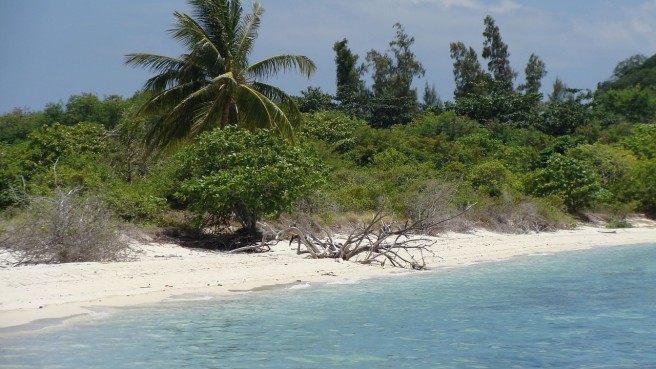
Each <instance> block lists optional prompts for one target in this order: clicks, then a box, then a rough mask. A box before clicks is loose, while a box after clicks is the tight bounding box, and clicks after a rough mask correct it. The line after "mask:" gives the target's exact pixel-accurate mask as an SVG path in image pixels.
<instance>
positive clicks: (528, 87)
mask: <svg viewBox="0 0 656 369" xmlns="http://www.w3.org/2000/svg"><path fill="white" fill-rule="evenodd" d="M524 74H525V75H526V83H525V84H523V85H520V86H519V88H518V89H519V90H520V91H524V92H525V93H526V94H537V93H538V92H539V91H540V87H541V86H542V78H544V76H546V75H547V68H546V66H545V64H544V62H543V61H542V60H540V57H539V56H537V55H535V54H531V56H530V57H529V58H528V64H526V69H524Z"/></svg>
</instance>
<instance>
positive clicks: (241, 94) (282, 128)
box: [236, 84, 294, 142]
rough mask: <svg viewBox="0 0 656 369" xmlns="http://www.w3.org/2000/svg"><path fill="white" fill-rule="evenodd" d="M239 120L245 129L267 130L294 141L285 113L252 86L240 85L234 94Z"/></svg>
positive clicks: (291, 128) (292, 129)
mask: <svg viewBox="0 0 656 369" xmlns="http://www.w3.org/2000/svg"><path fill="white" fill-rule="evenodd" d="M236 101H237V105H238V106H239V107H240V112H239V120H240V122H241V124H242V126H244V127H245V128H247V129H251V130H253V129H257V128H269V129H272V130H274V131H276V132H277V133H278V134H279V135H281V136H282V137H285V138H287V139H288V140H289V141H291V142H293V141H294V127H292V125H291V123H290V121H289V118H288V117H287V115H286V114H285V112H284V111H283V110H282V109H281V108H280V107H279V106H278V105H277V104H276V103H275V102H273V101H272V100H271V99H269V98H268V97H267V96H265V95H264V94H262V93H261V92H259V91H258V90H256V89H255V88H254V87H252V86H248V85H243V84H242V85H240V86H239V88H238V90H237V94H236Z"/></svg>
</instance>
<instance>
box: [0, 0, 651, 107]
mask: <svg viewBox="0 0 656 369" xmlns="http://www.w3.org/2000/svg"><path fill="white" fill-rule="evenodd" d="M260 3H261V4H262V5H263V7H264V8H265V10H266V12H265V14H264V16H263V18H262V24H261V28H260V33H259V38H258V40H257V42H256V44H255V49H254V51H253V55H252V56H251V62H255V61H257V60H259V59H262V58H265V57H268V56H273V55H277V54H301V55H306V56H308V57H310V58H311V59H313V60H314V62H315V63H316V64H317V68H318V69H317V72H316V73H315V74H314V75H313V76H312V77H311V78H310V79H309V80H307V79H305V78H302V77H299V76H298V75H295V74H293V73H288V74H284V75H282V76H280V77H278V78H276V79H273V80H269V81H268V82H269V83H272V84H275V85H277V86H279V87H281V88H283V89H284V90H285V91H287V93H289V94H293V95H298V94H300V91H301V90H304V89H305V88H306V87H308V86H313V87H321V89H322V90H324V91H326V92H329V93H334V91H335V63H334V51H333V50H332V47H333V44H334V43H335V42H336V41H339V40H342V39H344V38H346V39H347V40H348V42H349V47H350V48H351V50H352V51H353V52H354V53H355V54H358V55H359V56H360V61H364V57H365V54H366V53H367V51H369V50H372V49H375V50H378V51H385V50H387V49H388V48H389V42H390V41H391V40H392V39H393V38H394V36H395V31H394V28H393V25H394V24H395V23H397V22H399V23H401V24H402V25H403V27H404V28H405V31H406V33H407V34H408V35H410V36H412V37H414V38H415V44H414V45H413V51H414V53H415V54H416V56H417V59H418V60H419V61H420V62H421V63H422V64H423V66H424V68H425V69H426V75H425V76H424V77H423V78H421V79H419V80H417V81H415V85H416V87H417V88H418V90H419V91H420V96H421V92H422V91H423V88H424V85H425V84H426V83H428V84H429V85H434V86H435V88H436V89H437V92H438V93H439V95H440V97H441V98H442V100H445V101H446V100H452V99H453V89H454V82H453V73H452V60H451V58H450V56H449V43H450V42H456V41H462V42H464V43H465V44H466V45H468V46H471V47H473V48H474V49H475V50H476V51H477V52H478V53H479V56H480V54H481V52H482V48H483V36H482V32H483V28H484V26H483V19H484V18H485V16H486V15H490V16H492V17H493V18H494V19H495V21H496V24H497V26H498V27H499V29H500V31H501V36H502V38H503V41H504V42H505V43H506V44H507V45H508V50H509V52H510V62H511V65H512V67H513V68H514V69H515V70H516V71H518V72H519V76H518V78H517V81H516V84H519V83H522V82H523V78H524V76H523V70H524V68H525V66H526V62H527V61H528V58H529V56H530V55H531V53H534V54H536V55H538V56H539V57H540V58H541V59H542V60H543V61H544V62H545V64H546V67H547V71H548V74H547V76H546V77H545V79H544V80H543V92H544V93H548V92H549V91H550V88H551V85H552V83H553V81H554V80H555V78H557V77H558V78H560V79H561V80H562V81H564V82H565V83H566V84H567V85H568V86H570V87H573V88H581V89H586V88H588V89H592V90H594V89H595V87H596V85H597V83H598V82H601V81H603V80H606V79H607V78H608V77H610V75H611V73H612V70H613V68H614V67H615V65H617V63H618V62H620V61H622V60H624V59H626V58H627V57H629V56H631V55H635V54H644V55H646V56H651V55H653V54H654V53H656V0H260ZM242 4H243V5H244V8H245V10H246V11H249V10H250V9H251V4H252V1H251V0H242ZM176 10H177V11H181V12H190V8H189V6H188V5H187V3H186V1H185V0H111V1H107V0H0V113H6V112H10V111H12V110H13V109H14V108H21V109H26V110H30V111H38V110H41V109H43V108H44V107H45V106H46V104H48V103H59V102H62V103H66V101H67V99H68V98H69V97H70V96H71V95H78V94H81V93H93V94H96V95H98V96H99V97H100V98H103V97H105V96H109V95H114V94H116V95H121V96H123V97H126V98H127V97H130V96H132V95H133V94H134V93H135V92H136V91H138V90H139V89H140V88H141V86H142V85H143V83H144V82H145V80H146V79H147V78H149V77H150V76H151V73H150V72H148V71H146V70H140V69H134V68H132V67H129V66H126V65H124V63H123V61H124V56H125V55H126V54H129V53H135V52H145V53H153V54H161V55H167V56H178V55H180V54H181V53H183V52H184V50H183V49H181V47H180V45H179V44H178V43H176V42H175V41H174V40H172V39H171V38H170V35H169V33H168V32H167V30H169V29H170V28H171V26H172V20H173V17H172V13H173V12H174V11H176ZM482 62H483V61H482Z"/></svg>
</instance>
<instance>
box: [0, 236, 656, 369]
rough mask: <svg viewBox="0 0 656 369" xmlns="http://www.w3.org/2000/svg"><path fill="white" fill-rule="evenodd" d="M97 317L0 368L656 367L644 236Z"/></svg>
mask: <svg viewBox="0 0 656 369" xmlns="http://www.w3.org/2000/svg"><path fill="white" fill-rule="evenodd" d="M299 287H304V288H299ZM181 300H184V299H181ZM109 314H110V315H109V316H107V317H105V318H102V319H94V320H91V321H87V322H83V323H79V324H75V325H73V326H68V327H65V328H62V329H56V328H55V329H50V330H46V331H43V332H41V333H38V334H27V335H26V334H21V335H16V336H13V337H2V338H0V368H152V369H159V368H235V369H236V368H287V369H289V368H341V369H344V368H590V369H591V368H656V244H652V245H637V246H626V247H617V248H605V249H596V250H585V251H577V252H570V253H560V254H554V255H541V256H531V257H523V258H517V259H513V260H509V261H503V262H494V263H485V264H479V265H474V266H469V267H464V268H455V269H450V270H441V271H437V272H427V273H418V274H416V275H411V276H401V277H390V278H379V279H371V280H365V281H353V283H352V284H325V285H299V286H295V288H291V289H289V288H288V289H284V290H276V291H268V292H257V293H249V294H242V295H237V296H234V297H232V298H230V299H227V300H225V299H209V298H199V299H197V301H175V300H173V301H169V302H166V303H162V304H158V305H154V306H149V307H139V308H127V309H121V310H119V311H112V312H111V313H109Z"/></svg>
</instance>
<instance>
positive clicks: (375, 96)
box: [0, 0, 656, 232]
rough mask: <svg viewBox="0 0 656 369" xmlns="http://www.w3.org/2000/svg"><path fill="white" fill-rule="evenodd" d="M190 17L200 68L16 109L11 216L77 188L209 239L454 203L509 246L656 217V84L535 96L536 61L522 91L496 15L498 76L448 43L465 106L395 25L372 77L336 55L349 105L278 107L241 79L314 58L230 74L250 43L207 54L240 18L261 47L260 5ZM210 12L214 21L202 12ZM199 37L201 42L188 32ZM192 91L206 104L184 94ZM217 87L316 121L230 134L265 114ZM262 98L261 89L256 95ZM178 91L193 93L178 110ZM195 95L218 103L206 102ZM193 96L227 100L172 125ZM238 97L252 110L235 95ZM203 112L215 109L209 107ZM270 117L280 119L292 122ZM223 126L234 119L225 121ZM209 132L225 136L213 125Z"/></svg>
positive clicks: (191, 56) (5, 159)
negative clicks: (594, 219)
mask: <svg viewBox="0 0 656 369" xmlns="http://www.w3.org/2000/svg"><path fill="white" fill-rule="evenodd" d="M191 3H192V5H194V6H198V7H199V8H198V9H199V13H198V14H196V15H201V18H200V20H201V21H202V22H201V23H202V24H204V25H205V26H206V27H201V26H198V27H200V28H194V27H196V25H194V23H193V22H191V20H192V18H191V17H189V16H186V15H184V14H179V13H176V19H177V22H178V24H177V26H176V27H177V28H176V29H175V32H177V33H175V34H176V35H177V36H176V38H178V39H180V40H181V41H183V43H184V44H185V45H187V46H189V47H190V49H189V50H188V51H189V53H188V54H185V55H183V56H182V57H181V59H179V60H178V59H168V58H164V59H159V58H155V57H153V56H148V55H143V54H137V55H133V56H131V58H132V59H130V60H131V61H132V62H133V63H135V64H144V65H146V66H149V67H153V68H154V69H155V70H157V71H158V72H160V73H161V74H159V75H157V76H155V77H153V79H151V80H149V82H147V87H148V88H146V91H143V92H139V93H137V94H136V95H135V96H133V97H131V98H129V99H123V98H121V97H117V96H110V97H105V98H103V99H100V98H98V97H96V96H94V95H91V94H82V95H76V96H71V97H70V98H69V99H68V101H67V103H66V104H63V103H60V104H50V105H48V106H47V107H46V108H45V109H44V110H43V111H36V112H27V111H21V110H15V111H13V112H10V113H7V114H4V115H2V116H0V208H1V209H7V208H10V207H11V206H14V205H17V204H18V203H19V202H20V201H22V200H24V199H25V198H27V197H26V196H25V195H26V194H32V195H46V196H47V195H50V194H53V193H57V191H59V190H60V189H61V188H81V190H80V195H85V196H89V197H91V196H93V197H96V198H99V199H101V200H102V201H103V203H104V204H106V205H107V206H108V207H109V208H110V209H111V211H112V212H113V213H114V214H116V215H118V216H119V217H120V218H121V219H123V220H125V221H132V222H154V223H158V224H169V225H170V224H173V225H180V224H183V225H193V226H195V227H198V228H202V227H205V226H208V225H212V226H217V225H222V226H223V225H226V224H237V223H238V224H239V225H241V226H242V227H244V228H246V229H247V230H248V231H250V232H252V231H253V228H254V227H255V226H256V222H257V220H258V219H261V218H263V217H264V218H268V219H275V218H276V217H278V216H279V215H281V214H283V213H286V212H290V213H293V214H292V215H295V214H297V213H302V215H305V216H311V217H314V218H315V219H318V220H319V221H323V222H327V223H333V222H336V223H339V222H340V221H344V220H345V219H346V220H348V219H351V215H352V214H356V215H362V214H367V213H368V212H371V211H375V210H377V209H379V208H380V207H382V206H384V207H386V208H388V209H390V210H392V211H394V213H395V214H398V216H399V217H400V218H404V217H405V218H412V217H413V216H415V214H417V209H420V208H421V207H422V206H423V207H425V206H428V205H427V204H429V205H430V206H434V205H435V201H436V200H435V199H436V198H438V199H442V202H441V203H439V204H438V205H437V206H439V207H440V208H442V209H444V211H445V212H449V211H453V210H457V209H463V208H464V207H466V206H467V205H469V204H472V203H476V204H478V205H477V206H476V207H475V208H473V209H472V210H471V211H470V212H469V213H468V214H467V216H466V222H469V223H468V224H469V225H472V226H488V227H494V228H496V229H501V230H507V231H532V230H533V231H536V230H537V231H539V230H544V229H550V228H554V227H559V226H564V225H566V224H569V223H570V222H569V220H570V219H571V218H570V217H571V216H577V215H581V214H583V213H585V212H590V211H593V212H601V213H606V214H609V215H612V216H615V217H616V219H617V218H621V217H622V216H623V215H624V214H626V213H627V212H645V213H647V214H650V215H656V125H655V124H656V122H655V114H656V92H655V90H654V84H647V83H645V84H642V83H640V84H638V83H628V84H626V85H624V84H618V83H604V84H602V85H600V88H599V89H598V90H597V91H594V92H593V91H581V90H578V89H572V88H568V87H567V85H566V84H565V83H564V82H563V81H561V80H559V79H557V80H556V82H555V83H554V86H553V92H552V93H551V94H549V95H548V98H544V97H543V95H542V94H541V93H540V92H539V90H540V87H541V79H542V78H543V77H544V75H545V74H546V73H547V70H546V66H545V64H544V63H543V62H542V61H541V60H540V59H539V57H537V56H535V55H531V57H530V59H529V62H528V64H527V66H526V69H525V74H526V82H525V83H523V84H520V85H519V86H518V87H517V88H515V86H514V78H515V77H514V76H515V72H514V70H513V69H512V67H511V65H510V60H509V56H510V53H509V52H508V45H506V44H505V43H503V41H502V40H501V36H500V30H499V28H498V27H497V26H496V24H495V23H494V20H493V19H491V18H489V17H488V18H486V19H485V21H484V24H485V31H484V34H483V36H484V50H483V54H482V56H483V58H484V60H485V61H486V64H485V65H486V67H487V68H486V69H484V68H483V66H482V64H481V62H480V61H479V60H478V55H477V53H476V51H475V50H474V49H472V48H470V47H467V46H465V45H464V44H463V43H462V42H454V43H451V45H450V46H451V49H450V51H451V56H452V58H453V62H454V63H453V66H454V69H453V73H454V79H455V82H456V91H455V92H454V101H453V102H450V101H448V102H446V103H442V102H441V99H440V98H439V96H437V94H436V93H435V88H434V87H431V86H430V85H429V84H428V83H426V88H425V90H424V104H423V105H422V104H420V103H419V102H418V99H417V92H416V88H415V87H414V84H413V80H414V79H416V78H418V77H420V76H423V67H422V65H421V63H420V62H419V61H418V60H417V58H416V56H415V54H414V53H413V52H412V50H411V46H412V45H413V42H414V39H413V38H412V37H411V36H409V35H407V34H406V33H405V31H404V29H403V27H401V26H400V25H398V24H397V25H396V26H395V27H396V38H395V39H394V40H393V41H392V42H391V43H390V44H389V46H390V48H389V50H387V51H386V52H378V51H375V50H372V51H371V52H370V53H368V54H367V57H366V60H365V61H366V62H367V63H365V64H363V65H358V56H357V55H354V54H353V53H352V52H351V51H350V49H349V48H348V42H347V40H346V39H343V40H342V41H339V42H337V43H335V44H334V45H333V46H334V51H335V53H336V56H335V63H336V82H337V89H336V91H337V94H336V96H331V95H330V94H328V93H325V92H324V91H322V90H321V89H319V88H313V87H308V88H307V89H306V90H305V91H303V92H302V93H301V96H298V97H294V98H291V97H290V98H286V97H285V98H283V97H282V95H279V91H278V90H276V89H273V88H272V87H271V88H269V87H264V86H265V85H263V84H258V83H255V84H254V85H252V84H249V83H251V82H252V81H253V80H252V79H250V78H249V77H246V75H249V76H250V74H249V73H250V72H253V73H254V74H253V76H256V77H257V76H262V75H268V74H272V73H274V72H276V71H278V70H279V69H287V68H292V67H300V69H301V70H302V71H305V72H309V71H310V70H311V69H312V68H311V64H309V61H308V60H306V59H304V58H301V59H298V58H297V57H291V56H287V57H284V58H283V59H284V60H286V62H284V61H283V59H277V58H276V57H274V59H273V61H270V62H265V63H264V64H260V63H256V64H254V65H249V64H247V63H246V56H247V55H246V54H248V53H247V52H246V51H248V50H250V46H252V45H251V44H250V43H248V45H246V46H247V47H246V46H245V47H246V49H244V50H241V49H239V50H241V51H243V52H246V54H243V55H242V54H239V55H241V56H239V57H237V55H238V54H237V53H232V54H230V55H232V57H236V58H237V59H234V60H233V61H237V63H236V64H234V63H233V64H231V68H233V69H230V68H227V67H226V66H225V65H223V64H221V63H223V62H225V61H226V60H227V59H226V58H225V57H224V55H227V54H222V53H221V52H220V50H221V49H225V50H232V48H234V47H237V48H238V46H237V44H235V43H234V42H235V40H237V39H238V38H239V37H238V35H237V33H235V34H231V37H232V36H234V37H237V38H235V39H230V40H227V41H226V40H224V39H221V40H222V41H221V42H218V43H214V45H215V46H216V47H217V48H218V49H219V51H217V52H215V53H212V52H211V50H209V49H205V46H208V45H209V43H204V42H201V41H203V40H205V37H206V36H207V37H210V36H208V35H212V33H211V32H210V31H212V30H213V31H212V32H218V33H216V34H214V35H213V36H211V37H210V39H211V41H212V42H215V41H216V40H217V39H220V38H221V37H219V36H221V35H222V32H224V31H225V30H226V29H227V28H222V27H219V26H220V25H221V24H224V23H226V22H231V23H230V24H233V25H234V24H235V22H238V21H239V20H242V23H243V22H246V21H245V19H250V20H251V21H253V22H254V23H252V24H250V23H248V22H246V23H243V24H242V23H240V24H242V25H243V26H244V27H243V28H240V30H241V31H240V32H245V33H242V34H241V35H242V36H244V35H247V34H248V35H250V36H249V37H252V39H250V38H249V39H248V40H249V41H253V40H254V36H255V34H254V33H253V32H254V30H256V29H257V25H258V24H259V23H258V22H259V15H260V14H261V8H259V7H257V6H256V7H255V8H254V11H253V14H252V15H251V17H250V18H248V17H246V18H244V17H241V8H240V7H239V6H238V5H239V2H230V1H219V0H211V1H209V0H193V1H192V2H191ZM208 4H214V5H217V6H218V8H216V9H209V8H204V6H206V5H208ZM219 5H220V6H219ZM217 9H218V10H217ZM215 11H218V12H219V13H218V14H215V13H214V12H215ZM203 14H204V15H203ZM217 19H218V20H219V21H218V22H215V20H217ZM212 22H214V23H212ZM249 24H250V26H249ZM210 26H211V27H210ZM217 27H218V28H217ZM248 27H252V28H250V30H251V31H248V29H249V28H248ZM194 29H195V30H196V31H199V32H201V31H202V32H201V33H198V34H191V33H189V32H191V31H192V30H194ZM205 31H207V32H205ZM249 32H250V33H249ZM198 37H200V38H198ZM206 41H207V40H206ZM208 42H209V41H208ZM203 45H205V46H203ZM208 47H209V46H208ZM198 48H200V49H198ZM235 50H236V49H235ZM239 50H237V51H239ZM233 51H234V50H233ZM210 56H212V57H217V56H219V59H216V58H214V59H213V60H215V61H216V60H220V62H218V64H217V65H211V67H212V68H209V67H208V68H205V69H204V70H203V71H202V73H200V71H198V72H199V73H200V74H196V73H192V72H191V71H190V69H185V68H184V66H188V65H187V64H186V63H188V62H190V61H192V60H196V59H195V58H201V59H202V61H203V62H209V59H211V58H209V57H210ZM652 60H654V57H652V58H643V57H632V58H629V59H627V60H625V61H623V62H621V63H620V64H618V67H617V68H616V70H615V71H614V72H613V73H614V81H615V82H619V81H625V80H628V79H629V77H631V76H633V75H636V73H647V72H645V71H649V70H651V69H650V68H652V64H653V62H652ZM276 63H283V65H278V64H276ZM276 66H277V67H276ZM278 67H279V68H278ZM213 68H214V69H213ZM234 68H237V69H234ZM191 69H193V70H195V69H194V68H191ZM242 72H243V73H242ZM169 73H172V74H169ZM187 73H189V74H187ZM239 73H242V74H240V75H239V76H237V74H239ZM173 75H174V76H173ZM242 77H243V78H245V79H244V80H241V79H240V78H242ZM365 77H369V78H370V82H371V83H370V85H371V86H367V83H366V82H367V80H366V79H365ZM631 78H632V77H631ZM210 79H211V81H210ZM184 81H187V82H189V83H190V84H191V85H193V86H194V91H196V92H193V91H187V90H185V88H186V87H183V86H187V85H186V84H184V83H182V82H184ZM215 81H223V82H221V83H220V85H221V86H228V85H229V86H233V87H235V89H233V90H231V91H232V92H230V93H233V92H234V93H237V91H240V89H249V88H251V87H253V89H251V90H248V91H249V92H248V93H249V94H250V93H251V92H252V93H253V95H252V96H260V95H262V96H265V97H267V98H268V99H270V100H269V101H272V102H276V103H279V102H280V103H282V107H291V105H289V106H286V104H288V103H289V104H291V103H292V100H294V103H296V104H298V108H299V110H298V111H296V110H294V112H295V114H296V113H297V114H296V115H294V114H292V116H293V120H295V122H296V123H293V124H292V122H291V121H290V122H288V123H290V127H292V126H293V129H294V130H297V129H298V128H299V127H300V126H299V125H298V124H297V123H298V122H300V119H301V118H302V120H303V121H304V125H303V130H300V131H298V132H297V133H298V134H296V135H295V143H294V144H292V143H291V142H290V141H288V140H285V139H283V138H281V137H280V136H278V135H275V134H272V133H274V131H278V133H280V132H281V131H284V130H285V129H283V128H281V127H280V126H275V125H273V126H272V125H271V124H269V123H270V122H266V121H259V120H258V121H257V122H251V123H252V124H251V123H248V124H246V123H244V124H241V126H243V127H238V126H239V125H238V124H232V123H237V121H238V120H239V119H242V118H244V119H246V118H248V119H250V118H253V119H256V117H261V115H258V114H259V113H257V112H256V110H257V109H259V108H258V107H257V106H255V105H253V104H251V103H246V104H244V105H240V107H239V112H240V113H239V114H242V116H241V117H239V118H235V116H231V115H230V114H233V113H236V112H237V110H235V109H234V107H235V105H232V103H233V102H234V103H237V102H238V101H237V100H238V99H236V100H234V101H232V100H231V104H228V105H225V104H223V103H225V102H226V101H224V100H221V99H223V98H227V96H228V95H223V94H224V92H223V91H224V90H222V88H221V87H219V85H215V83H214V82H215ZM645 81H647V82H648V81H649V80H648V79H646V80H645ZM174 82H175V83H174ZM224 82H226V83H227V82H230V83H232V82H235V84H234V85H231V84H230V83H228V84H227V85H226V84H223V83H224ZM242 82H243V84H242ZM246 82H248V83H246ZM217 83H218V82H217ZM623 83H624V82H623ZM255 87H257V88H264V90H261V91H260V92H256V91H255V90H256V88H255ZM601 87H603V88H601ZM178 89H183V90H185V91H184V94H182V95H177V96H175V98H173V97H172V95H175V93H174V92H175V91H178ZM210 90H211V91H210ZM198 91H206V92H207V93H208V94H204V93H199V95H196V93H198ZM244 91H245V90H244ZM178 92H179V91H178ZM280 93H281V92H280ZM169 94H172V95H171V96H168V95H169ZM186 94H190V95H186ZM258 94H260V95H258ZM183 95H184V96H188V97H190V98H191V100H193V99H195V98H196V97H199V98H200V99H201V100H202V101H204V103H208V102H212V101H214V102H218V103H221V104H218V105H217V109H218V108H220V109H219V110H216V111H204V110H203V111H199V110H193V109H194V108H193V107H192V105H193V104H192V105H189V106H187V105H186V103H182V105H180V106H178V107H180V108H181V110H175V109H173V110H170V109H169V108H171V104H179V103H180V102H181V100H180V98H182V96H183ZM200 96H203V97H202V98H201V97H200ZM210 96H211V98H210ZM230 96H233V97H239V98H242V97H244V98H246V95H240V93H237V95H230ZM276 96H277V97H279V98H280V99H277V98H276ZM169 97H171V99H170V100H169V99H168V98H169ZM205 98H208V99H209V100H203V99H205ZM161 99H163V100H161ZM212 99H218V100H212ZM165 100H166V103H164V102H165ZM183 100H184V99H183ZM184 101H187V100H184ZM189 101H190V100H189ZM160 102H161V103H162V104H160ZM144 103H145V104H146V106H147V108H146V109H145V110H146V111H148V110H150V111H151V112H154V113H157V114H153V115H143V114H140V113H143V112H144V110H143V109H141V110H140V108H142V107H143V106H144ZM169 103H171V104H169ZM204 103H202V104H201V105H202V106H203V107H206V108H207V107H209V105H211V104H209V105H208V104H204ZM203 104H204V105H203ZM222 104H223V105H222ZM263 104H264V105H262V106H265V107H266V109H265V111H266V112H268V113H273V112H274V111H275V112H281V111H283V110H284V109H282V110H280V111H279V110H276V109H277V108H273V105H269V103H268V102H265V103H263ZM262 106H260V108H261V107H262ZM226 107H227V108H226ZM150 108H153V109H150ZM160 108H162V109H160ZM269 108H271V109H274V110H267V109H269ZM190 109H191V110H190ZM190 112H196V113H198V114H195V113H190ZM260 112H262V111H260ZM215 113H216V114H215ZM219 113H221V114H219ZM223 113H226V114H227V116H228V118H226V119H228V120H227V121H222V120H220V119H219V120H215V119H214V118H217V117H218V116H224V115H223ZM217 114H218V115H217ZM274 115H275V114H274ZM292 116H289V117H288V118H289V119H292V118H291V117H292ZM212 117H213V118H212ZM210 118H211V119H210ZM278 118H281V117H280V116H278V117H277V118H276V119H278ZM197 119H201V120H203V119H204V121H205V122H206V123H207V122H209V121H210V120H212V121H213V122H214V123H212V124H209V123H208V124H207V125H204V123H202V122H201V123H199V122H198V121H196V120H197ZM217 119H218V118H217ZM235 119H236V120H235ZM258 119H259V118H258ZM281 119H282V118H281ZM296 119H298V120H296ZM167 122H168V123H167ZM221 122H224V123H225V122H227V123H228V124H223V123H221ZM215 123H216V124H215ZM256 126H263V127H268V128H270V129H264V130H260V129H255V128H256ZM215 127H223V128H224V129H213V128H215ZM244 128H249V129H244ZM160 129H163V130H161V131H160ZM178 129H180V130H179V131H178ZM167 130H169V131H167ZM201 131H205V132H204V133H202V132H201ZM289 132H291V131H289ZM169 133H170V134H171V135H169ZM174 133H175V134H174ZM178 133H180V134H181V135H179V136H176V135H177V134H178ZM190 133H193V134H192V136H194V135H195V136H196V139H195V140H192V141H193V142H192V144H191V145H189V146H186V147H185V148H183V149H182V150H181V151H179V152H178V153H177V154H175V153H173V152H166V151H164V152H160V153H159V156H153V155H150V156H149V155H148V150H147V147H146V146H145V145H144V143H145V142H148V140H149V138H150V139H151V140H152V139H155V141H157V142H160V143H163V142H164V141H162V140H164V139H165V137H168V138H173V137H178V138H180V137H189V134H190ZM160 134H161V135H160ZM153 135H155V136H153ZM155 137H157V138H155ZM151 142H152V141H151ZM437 194H443V196H446V197H448V199H443V198H441V197H440V196H439V195H437ZM445 194H446V195H445ZM189 214H193V215H194V216H193V222H190V221H189V218H188V217H187V216H188V215H189ZM466 222H465V223H466ZM463 227H464V226H463Z"/></svg>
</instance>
